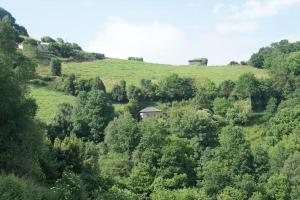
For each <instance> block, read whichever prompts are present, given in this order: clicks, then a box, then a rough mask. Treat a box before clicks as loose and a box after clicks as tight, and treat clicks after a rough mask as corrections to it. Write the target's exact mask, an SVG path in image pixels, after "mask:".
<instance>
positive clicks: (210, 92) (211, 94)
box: [194, 79, 217, 109]
mask: <svg viewBox="0 0 300 200" xmlns="http://www.w3.org/2000/svg"><path fill="white" fill-rule="evenodd" d="M195 88H196V92H195V93H196V95H195V98H194V102H195V104H196V105H197V106H199V107H200V108H207V109H210V108H212V102H213V100H214V99H215V97H216V96H217V88H216V85H215V83H213V82H212V81H210V80H208V79H205V80H200V81H198V82H196V83H195Z"/></svg>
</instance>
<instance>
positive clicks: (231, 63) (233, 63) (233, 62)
mask: <svg viewBox="0 0 300 200" xmlns="http://www.w3.org/2000/svg"><path fill="white" fill-rule="evenodd" d="M238 64H239V63H238V62H236V61H234V60H233V61H230V63H229V65H238Z"/></svg>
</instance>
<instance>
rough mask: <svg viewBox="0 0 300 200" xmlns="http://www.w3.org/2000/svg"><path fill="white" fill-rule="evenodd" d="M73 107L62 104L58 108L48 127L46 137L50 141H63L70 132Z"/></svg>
mask: <svg viewBox="0 0 300 200" xmlns="http://www.w3.org/2000/svg"><path fill="white" fill-rule="evenodd" d="M72 112H73V106H72V105H70V104H68V103H63V104H60V105H59V106H58V110H57V113H56V115H55V117H54V120H53V122H52V123H51V124H50V125H49V128H48V135H49V137H50V139H51V140H52V141H54V140H55V138H56V137H58V138H60V139H64V138H65V137H66V136H68V135H69V134H70V133H71V131H72Z"/></svg>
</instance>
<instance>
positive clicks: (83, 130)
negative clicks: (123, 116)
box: [72, 90, 114, 141]
mask: <svg viewBox="0 0 300 200" xmlns="http://www.w3.org/2000/svg"><path fill="white" fill-rule="evenodd" d="M113 117H114V108H113V106H112V104H111V102H110V100H109V98H108V95H107V94H106V93H104V92H103V91H99V90H92V91H91V92H88V93H86V92H80V93H79V95H78V97H77V101H76V106H75V109H74V114H73V122H74V123H73V130H72V133H74V134H76V135H77V136H78V137H83V138H86V139H91V140H94V141H103V139H104V129H105V127H106V126H107V124H108V123H109V121H111V120H112V119H113Z"/></svg>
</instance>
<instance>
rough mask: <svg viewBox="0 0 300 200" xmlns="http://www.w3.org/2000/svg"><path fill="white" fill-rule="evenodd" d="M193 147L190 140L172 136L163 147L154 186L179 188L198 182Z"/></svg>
mask: <svg viewBox="0 0 300 200" xmlns="http://www.w3.org/2000/svg"><path fill="white" fill-rule="evenodd" d="M192 155H193V149H192V147H191V146H190V144H188V140H186V139H181V138H177V137H170V138H169V139H168V141H167V145H165V146H164V147H163V148H162V157H161V158H160V160H159V163H158V166H159V168H158V170H157V174H156V178H155V180H154V183H153V184H154V187H158V188H169V189H177V188H183V187H190V186H194V185H195V183H196V180H195V178H196V172H195V171H194V167H195V161H194V159H193V157H192Z"/></svg>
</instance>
